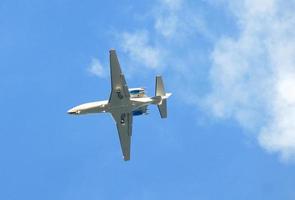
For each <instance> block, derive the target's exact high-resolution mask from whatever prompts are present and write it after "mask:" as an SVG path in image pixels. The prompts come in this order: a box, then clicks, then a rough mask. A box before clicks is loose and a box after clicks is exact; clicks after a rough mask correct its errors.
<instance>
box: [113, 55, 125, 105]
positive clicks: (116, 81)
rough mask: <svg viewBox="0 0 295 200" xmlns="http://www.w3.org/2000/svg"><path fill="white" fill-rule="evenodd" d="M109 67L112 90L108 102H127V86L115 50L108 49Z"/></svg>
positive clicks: (118, 103)
mask: <svg viewBox="0 0 295 200" xmlns="http://www.w3.org/2000/svg"><path fill="white" fill-rule="evenodd" d="M110 68H111V83H112V84H111V85H112V91H111V96H110V99H109V101H110V103H111V104H115V105H120V104H127V103H128V101H129V98H130V94H129V91H128V86H127V83H126V80H125V77H124V74H123V73H122V71H121V67H120V63H119V60H118V57H117V54H116V51H115V50H113V49H112V50H110Z"/></svg>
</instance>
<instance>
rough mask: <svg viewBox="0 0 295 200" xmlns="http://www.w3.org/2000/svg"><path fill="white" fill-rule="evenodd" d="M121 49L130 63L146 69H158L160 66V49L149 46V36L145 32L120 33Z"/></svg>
mask: <svg viewBox="0 0 295 200" xmlns="http://www.w3.org/2000/svg"><path fill="white" fill-rule="evenodd" d="M121 39H122V43H121V46H122V49H123V51H125V52H126V53H127V54H128V55H129V57H130V58H131V59H132V61H134V62H137V63H139V64H140V66H145V67H147V68H158V67H160V66H161V65H160V64H161V58H162V57H161V55H160V53H161V50H160V47H154V46H152V45H150V44H149V35H148V32H147V31H137V32H134V33H128V32H125V33H122V38H121Z"/></svg>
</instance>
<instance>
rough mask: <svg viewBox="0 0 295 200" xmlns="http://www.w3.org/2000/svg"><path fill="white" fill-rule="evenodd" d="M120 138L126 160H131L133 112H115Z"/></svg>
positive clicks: (114, 116)
mask: <svg viewBox="0 0 295 200" xmlns="http://www.w3.org/2000/svg"><path fill="white" fill-rule="evenodd" d="M112 116H113V118H114V119H115V121H116V124H117V129H118V133H119V138H120V144H121V149H122V153H123V156H124V160H125V161H127V160H130V144H131V135H132V118H133V115H132V113H119V112H113V113H112Z"/></svg>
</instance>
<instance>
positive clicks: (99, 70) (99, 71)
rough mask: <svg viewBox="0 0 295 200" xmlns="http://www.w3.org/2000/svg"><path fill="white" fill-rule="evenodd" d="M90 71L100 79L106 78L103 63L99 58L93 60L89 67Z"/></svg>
mask: <svg viewBox="0 0 295 200" xmlns="http://www.w3.org/2000/svg"><path fill="white" fill-rule="evenodd" d="M88 71H89V72H90V73H91V74H93V75H95V76H98V77H105V76H106V72H105V70H104V68H103V66H102V64H101V62H100V61H99V60H98V59H97V58H92V59H91V63H90V66H89V67H88Z"/></svg>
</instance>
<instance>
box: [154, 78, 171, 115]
mask: <svg viewBox="0 0 295 200" xmlns="http://www.w3.org/2000/svg"><path fill="white" fill-rule="evenodd" d="M155 92H156V94H155V95H156V96H155V97H154V99H155V101H156V104H157V106H158V109H159V112H160V115H161V118H167V99H168V98H169V97H170V96H171V93H166V91H165V88H164V83H163V80H162V77H161V76H156V89H155Z"/></svg>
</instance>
